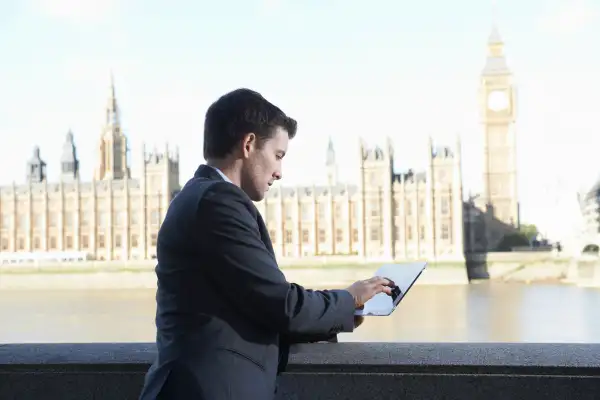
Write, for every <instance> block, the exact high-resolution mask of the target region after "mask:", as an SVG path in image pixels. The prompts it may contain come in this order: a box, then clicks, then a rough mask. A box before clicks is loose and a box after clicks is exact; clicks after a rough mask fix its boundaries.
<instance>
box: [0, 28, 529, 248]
mask: <svg viewBox="0 0 600 400" xmlns="http://www.w3.org/2000/svg"><path fill="white" fill-rule="evenodd" d="M480 107H481V115H482V124H483V132H484V138H485V140H484V148H483V151H484V168H483V183H484V185H483V187H484V191H483V193H481V194H480V195H479V196H478V197H472V198H470V199H469V200H468V201H466V202H465V201H463V184H462V170H461V145H460V140H459V139H458V138H457V139H456V141H455V143H454V144H453V145H452V146H449V147H448V146H435V147H434V146H433V143H432V141H431V139H430V140H429V144H428V146H427V148H426V149H423V151H426V152H427V155H428V158H427V159H428V162H427V166H426V169H425V170H424V171H419V172H415V171H412V170H409V171H407V172H403V173H396V172H394V169H393V165H394V148H393V145H392V143H391V141H390V140H388V141H387V143H385V145H383V146H380V147H374V148H370V147H368V146H366V145H365V143H363V142H361V143H360V144H359V146H358V154H359V160H360V163H359V165H358V166H357V167H358V168H359V170H360V180H359V183H358V185H349V184H345V183H342V182H340V181H339V179H338V166H337V162H336V154H335V147H334V144H333V142H331V141H330V143H329V146H328V148H327V151H326V157H325V166H324V167H325V173H326V175H327V185H326V186H303V187H280V188H278V189H274V190H271V191H270V192H268V195H267V197H266V198H265V200H264V201H261V202H259V203H257V207H258V209H259V211H260V212H261V214H262V215H263V217H264V219H265V221H266V224H267V226H268V229H269V233H270V236H271V238H272V241H273V246H274V248H275V251H276V253H277V255H278V256H280V257H302V256H326V255H342V256H343V255H357V256H361V257H365V258H373V259H423V258H427V259H432V258H434V259H455V260H459V259H463V257H464V253H465V252H480V251H486V250H490V249H494V248H495V247H496V246H497V245H498V243H499V242H500V241H501V240H502V237H503V235H504V234H506V233H508V232H512V231H514V230H515V229H516V228H518V226H519V203H518V193H517V184H516V182H517V168H516V139H515V131H514V123H515V119H516V113H515V110H516V95H515V88H514V84H513V82H512V74H511V72H510V70H509V69H508V66H507V63H506V59H505V57H504V54H503V43H502V40H501V39H500V36H499V34H498V31H497V30H496V29H495V28H494V29H493V30H492V34H491V35H490V38H489V41H488V57H487V60H486V64H485V67H484V69H483V71H482V74H481V94H480ZM127 152H128V145H127V137H126V136H125V134H124V132H123V131H122V130H121V124H120V116H119V110H118V106H117V100H116V96H115V88H114V84H112V82H111V90H110V95H109V101H108V105H107V107H106V121H105V126H104V129H103V131H102V134H101V137H100V141H99V146H98V152H97V164H96V169H95V174H94V180H93V181H92V182H81V181H80V179H79V160H78V159H77V154H76V146H75V143H74V137H73V134H72V133H71V132H69V133H68V134H67V135H66V138H65V142H64V145H63V154H62V157H61V179H60V181H59V182H57V183H48V182H47V180H46V168H47V165H46V163H45V162H44V161H43V159H42V158H41V154H40V150H39V149H38V148H35V150H34V153H33V156H32V158H31V159H30V160H29V161H28V163H27V184H25V185H19V186H16V185H13V186H8V187H1V188H0V217H1V221H0V251H1V252H4V253H36V254H38V253H40V252H52V254H58V255H52V257H51V258H53V259H54V258H56V257H63V253H56V252H66V253H64V254H77V257H80V256H81V254H88V255H89V256H90V257H91V258H95V259H100V260H125V259H148V258H152V257H154V256H155V255H156V249H155V247H156V237H157V233H158V228H159V226H160V223H161V221H162V219H163V218H164V215H165V212H166V210H167V207H168V205H169V203H170V201H171V199H172V198H173V196H174V195H175V194H176V193H177V191H178V190H180V184H179V155H178V153H177V151H175V152H172V151H171V150H170V149H169V148H168V146H165V148H164V149H163V150H162V151H160V152H157V151H155V152H153V153H146V151H145V149H142V150H141V152H142V154H143V163H142V165H141V170H142V173H141V176H140V177H138V178H132V177H131V174H130V166H129V163H128V154H127ZM32 257H33V256H32ZM32 257H29V256H27V257H26V256H23V257H20V258H22V259H30V258H32ZM40 257H41V256H38V255H36V256H35V257H33V258H35V259H40ZM42 258H43V257H42ZM46 258H47V257H46Z"/></svg>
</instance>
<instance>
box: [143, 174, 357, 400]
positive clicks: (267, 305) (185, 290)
mask: <svg viewBox="0 0 600 400" xmlns="http://www.w3.org/2000/svg"><path fill="white" fill-rule="evenodd" d="M157 258H158V265H157V267H156V275H157V277H158V290H157V294H156V303H157V312H156V327H157V338H156V342H157V347H158V358H157V360H156V361H155V363H154V364H153V365H152V367H151V368H150V370H149V371H148V373H147V375H146V380H145V384H144V389H143V391H142V394H141V397H140V399H141V400H150V399H173V400H185V399H194V400H204V399H206V400H221V399H223V400H225V399H231V400H234V399H235V400H237V399H239V400H242V399H243V400H247V399H252V400H262V399H270V398H272V397H273V396H274V392H275V381H276V376H277V374H278V372H281V371H282V370H283V369H284V368H285V365H286V363H287V357H288V349H289V345H290V344H291V343H296V342H308V341H320V340H326V339H328V338H330V337H332V336H335V335H336V334H337V333H339V332H351V331H352V330H353V329H354V317H353V315H354V300H353V298H352V296H351V295H350V293H349V292H348V291H345V290H329V291H327V290H326V291H312V290H307V289H304V288H302V287H301V286H300V285H296V284H293V283H289V282H287V281H286V279H285V276H284V275H283V273H282V272H281V270H280V269H279V267H278V265H277V261H276V260H275V256H274V253H273V247H272V244H271V240H270V238H269V235H268V231H267V229H266V227H265V224H264V221H263V219H262V217H261V215H260V213H259V212H258V210H257V209H256V207H255V205H254V203H253V202H252V201H251V200H250V198H249V197H248V196H247V195H246V194H245V193H244V192H243V191H242V190H241V189H240V188H239V187H237V186H235V185H233V184H231V183H229V182H226V181H224V180H223V179H222V178H221V176H220V175H219V173H218V172H217V171H216V170H215V169H213V168H212V167H209V166H205V165H202V166H200V167H199V168H198V170H197V171H196V173H195V175H194V178H193V179H191V180H190V181H189V182H187V184H186V185H185V186H184V188H183V189H182V190H181V192H180V193H179V194H178V195H177V196H176V197H175V198H174V199H173V201H172V202H171V205H170V206H169V209H168V211H167V215H166V217H165V220H164V222H163V224H162V226H161V228H160V231H159V233H158V244H157Z"/></svg>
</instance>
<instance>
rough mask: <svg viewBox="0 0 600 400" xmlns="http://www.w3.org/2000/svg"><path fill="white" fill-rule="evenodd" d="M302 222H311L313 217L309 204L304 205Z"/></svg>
mask: <svg viewBox="0 0 600 400" xmlns="http://www.w3.org/2000/svg"><path fill="white" fill-rule="evenodd" d="M301 207H302V220H303V221H309V220H311V219H312V215H311V212H310V211H311V210H310V209H311V208H310V207H309V205H308V204H302V206H301Z"/></svg>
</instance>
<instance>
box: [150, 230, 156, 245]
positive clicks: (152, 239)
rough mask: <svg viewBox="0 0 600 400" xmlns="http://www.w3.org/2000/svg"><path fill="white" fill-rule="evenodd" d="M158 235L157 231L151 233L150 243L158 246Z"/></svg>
mask: <svg viewBox="0 0 600 400" xmlns="http://www.w3.org/2000/svg"><path fill="white" fill-rule="evenodd" d="M157 239H158V237H157V235H156V233H153V234H152V235H150V243H151V245H152V246H156V242H157Z"/></svg>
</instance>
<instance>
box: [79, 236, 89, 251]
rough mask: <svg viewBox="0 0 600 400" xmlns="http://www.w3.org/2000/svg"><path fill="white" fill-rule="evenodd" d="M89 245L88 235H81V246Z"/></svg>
mask: <svg viewBox="0 0 600 400" xmlns="http://www.w3.org/2000/svg"><path fill="white" fill-rule="evenodd" d="M89 246H90V239H89V237H88V235H83V236H81V247H83V248H84V249H87V248H88V247H89Z"/></svg>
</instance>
